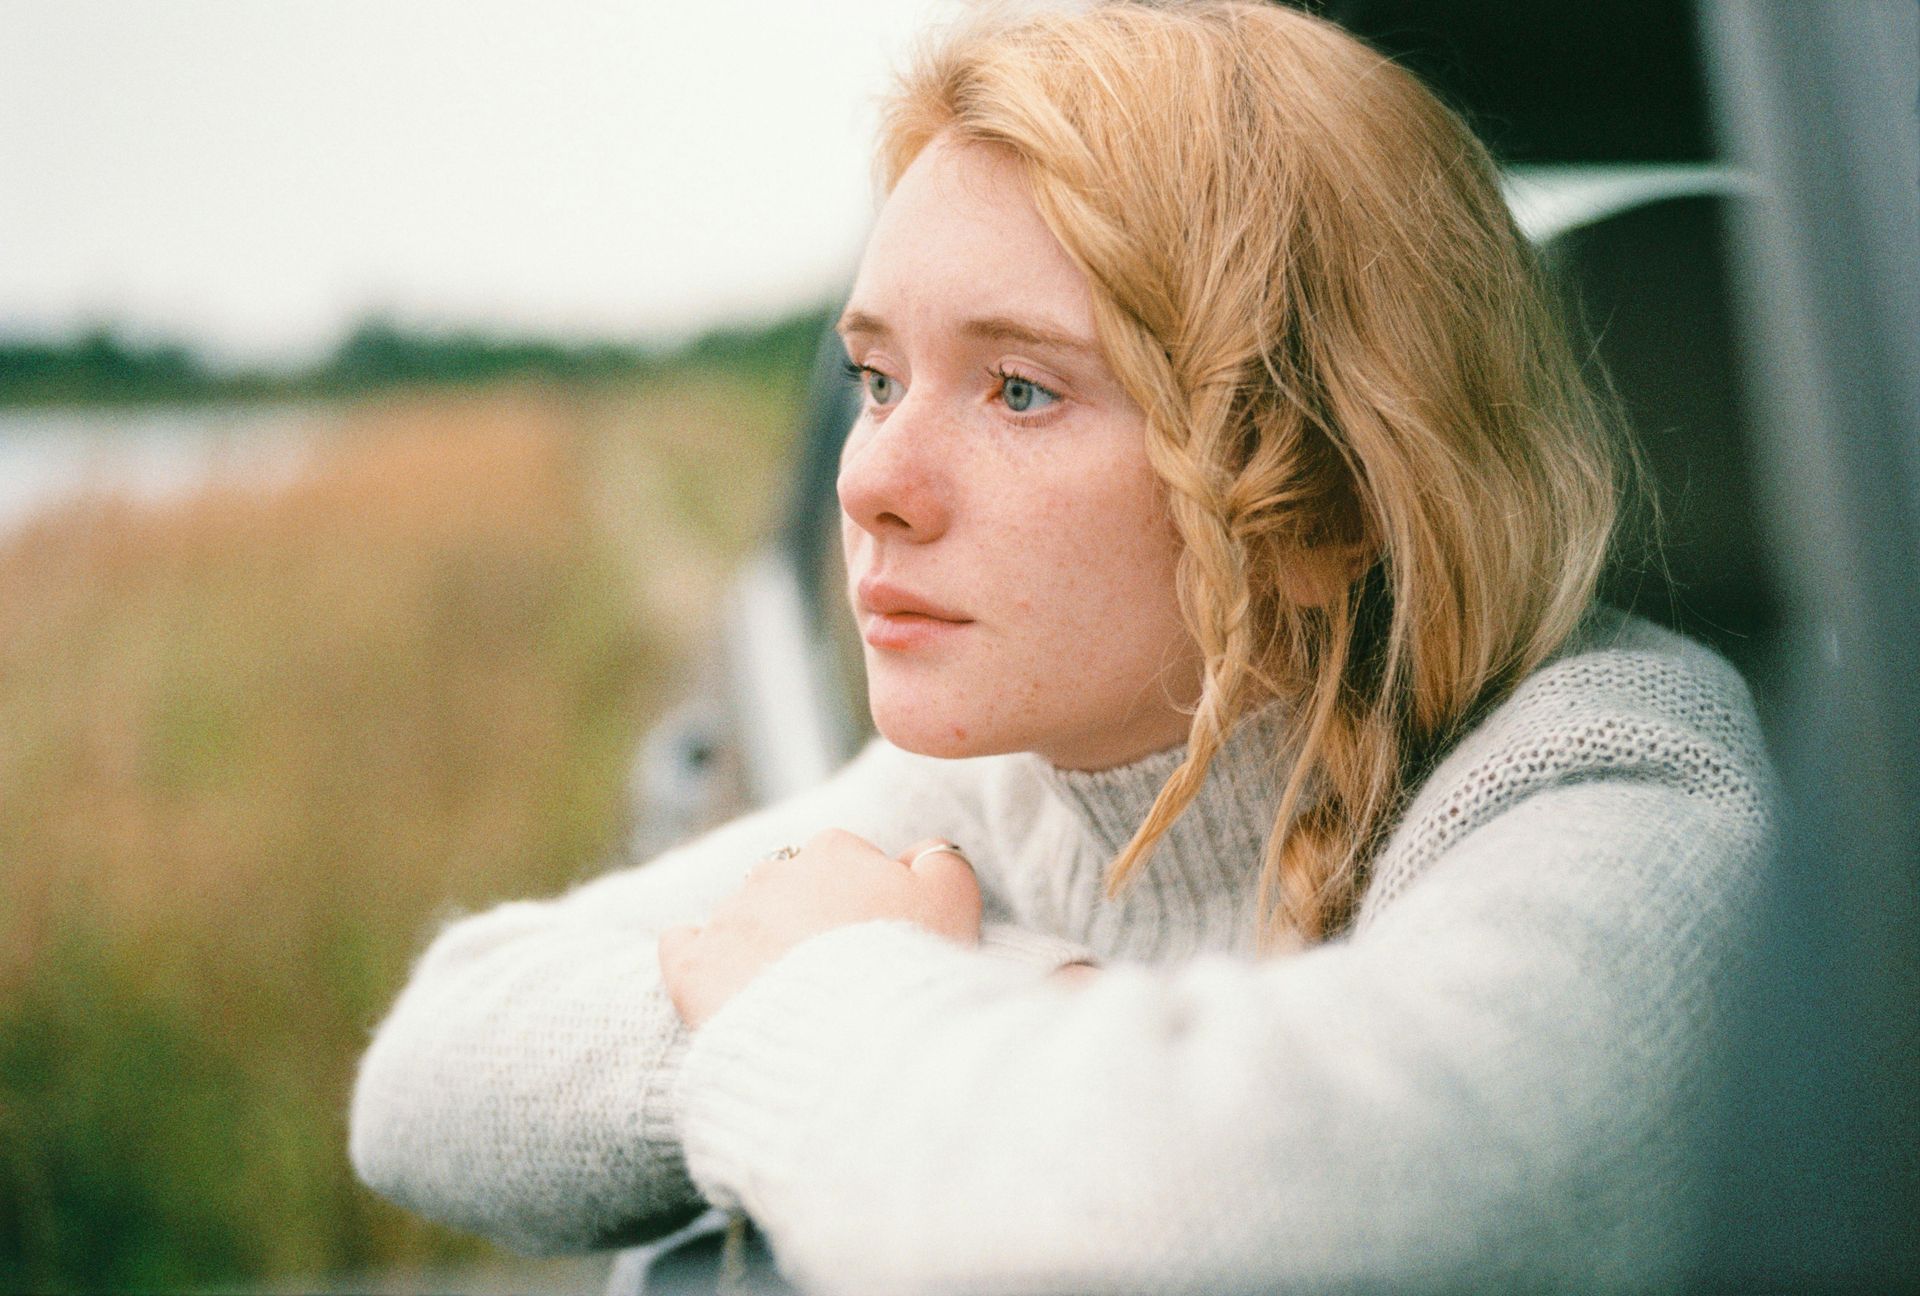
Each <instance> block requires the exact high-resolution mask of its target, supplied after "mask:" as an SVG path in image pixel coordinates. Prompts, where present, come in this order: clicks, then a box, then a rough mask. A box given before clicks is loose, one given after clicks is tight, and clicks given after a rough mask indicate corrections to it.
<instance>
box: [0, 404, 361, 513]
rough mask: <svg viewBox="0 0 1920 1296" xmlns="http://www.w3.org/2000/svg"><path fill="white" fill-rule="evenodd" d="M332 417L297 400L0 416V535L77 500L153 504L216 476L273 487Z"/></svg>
mask: <svg viewBox="0 0 1920 1296" xmlns="http://www.w3.org/2000/svg"><path fill="white" fill-rule="evenodd" d="M333 421H335V420H334V418H333V417H331V416H330V415H329V414H328V412H327V411H325V410H324V409H321V408H318V407H304V406H299V405H234V406H203V407H198V408H172V409H169V408H159V409H154V408H132V409H88V410H68V409H52V410H10V411H5V412H0V534H5V533H6V532H8V531H11V530H13V529H14V528H16V527H18V526H19V525H20V524H21V523H22V522H24V521H26V520H27V519H28V518H29V517H31V516H33V515H34V514H35V513H38V512H40V511H41V510H43V509H45V508H48V507H50V506H52V505H56V504H59V503H61V502H62V501H65V500H68V499H72V498H75V497H79V496H85V495H97V494H113V495H121V496H126V497H131V498H134V499H139V500H144V501H155V502H157V501H161V500H165V499H169V498H174V497H178V496H181V495H186V494H190V493H191V492H192V491H194V490H196V489H198V488H199V487H201V486H204V485H205V484H207V483H208V482H210V481H213V480H216V479H221V480H228V479H236V478H237V479H239V480H243V481H248V482H257V483H259V484H261V485H277V484H281V483H283V482H286V481H288V480H290V479H291V478H293V477H294V476H296V475H297V474H298V473H299V472H300V471H301V470H302V469H303V468H304V467H305V466H306V465H307V463H308V461H309V459H310V456H311V452H312V449H313V447H314V445H315V443H316V440H317V438H319V437H320V436H322V435H323V434H324V431H325V429H326V427H327V425H328V424H330V423H332V422H333Z"/></svg>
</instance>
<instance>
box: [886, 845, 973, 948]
mask: <svg viewBox="0 0 1920 1296" xmlns="http://www.w3.org/2000/svg"><path fill="white" fill-rule="evenodd" d="M898 858H899V860H900V862H901V863H902V864H905V865H906V866H907V868H908V870H909V871H910V872H912V874H913V875H914V877H915V879H916V880H917V881H918V883H919V885H920V886H921V887H922V888H924V889H925V890H926V892H927V893H928V894H927V899H928V901H929V902H930V908H931V909H932V910H933V913H934V915H935V919H934V922H933V923H932V924H930V925H932V926H933V927H934V928H935V930H937V931H939V932H941V933H942V934H944V935H947V936H952V937H956V938H959V939H971V940H978V939H979V934H980V883H979V880H978V879H977V878H975V877H974V873H973V864H972V863H971V862H970V861H969V860H968V859H967V857H966V856H965V855H964V854H963V853H961V850H960V848H959V847H958V846H956V845H954V844H953V843H952V842H950V841H946V840H944V839H941V838H937V837H930V838H928V839H927V840H925V841H922V842H917V843H915V844H914V845H912V846H909V847H908V848H907V849H906V850H903V851H901V852H900V855H899V857H898Z"/></svg>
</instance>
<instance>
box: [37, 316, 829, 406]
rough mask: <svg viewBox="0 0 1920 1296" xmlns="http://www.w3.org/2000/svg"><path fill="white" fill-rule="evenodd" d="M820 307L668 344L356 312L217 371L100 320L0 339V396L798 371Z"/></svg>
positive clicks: (189, 353) (293, 395)
mask: <svg viewBox="0 0 1920 1296" xmlns="http://www.w3.org/2000/svg"><path fill="white" fill-rule="evenodd" d="M828 319H829V314H828V308H827V307H824V306H822V307H817V308H814V309H810V310H805V311H800V312H796V313H795V314H792V315H789V316H787V317H785V318H782V319H777V320H774V321H773V322H771V323H767V324H759V325H745V326H736V327H729V328H723V329H716V330H712V331H710V332H707V333H704V334H701V335H700V336H698V337H696V338H695V339H693V340H692V341H690V342H686V343H682V344H679V345H675V346H669V347H658V346H645V345H639V344H632V343H621V342H604V341H602V342H584V343H568V342H560V341H555V340H552V339H545V338H534V337H514V336H509V335H504V334H497V333H486V332H480V331H476V330H461V331H432V330H425V329H418V328H411V327H408V326H406V325H403V324H400V323H397V322H396V321H394V320H392V319H389V318H386V317H384V316H372V317H369V318H367V319H365V320H362V321H361V322H360V323H359V324H358V325H356V326H355V327H354V328H353V329H352V330H350V331H349V332H348V333H347V334H346V336H345V337H343V338H342V339H341V341H340V343H339V345H338V346H336V347H335V348H334V349H333V351H332V352H331V353H329V354H328V355H327V356H325V357H324V358H322V359H321V360H319V361H318V362H316V363H315V364H313V365H310V366H309V367H307V368H305V369H298V370H273V369H252V370H239V371H229V370H222V369H219V368H217V367H215V366H213V365H210V364H208V363H207V362H206V360H205V359H203V358H202V357H200V356H199V355H197V354H196V353H195V352H194V351H193V350H192V349H191V348H190V347H187V346H185V345H183V344H181V343H179V342H177V341H173V340H158V341H144V340H141V339H139V338H137V337H135V336H133V335H132V334H130V333H129V332H127V331H126V330H123V329H119V328H115V327H111V326H96V327H93V328H90V329H87V330H85V331H83V332H81V333H79V334H77V335H73V336H69V337H64V338H51V339H48V338H0V405H32V406H40V405H96V404H106V405H119V404H146V403H156V402H165V403H196V402H203V401H205V402H213V401H246V400H277V399H328V398H337V397H347V396H359V395H364V394H368V393H372V392H378V391H381V390H383V389H388V388H397V387H414V386H426V385H467V384H478V383H490V382H497V381H499V380H502V379H516V378H531V379H544V380H552V381H558V382H567V383H579V382H595V381H601V380H630V379H645V378H649V377H654V376H658V375H660V374H662V373H664V372H668V371H671V370H678V369H682V368H685V367H687V366H689V365H691V366H694V367H698V368H701V369H708V370H718V371H723V372H729V373H736V374H740V375H743V376H745V375H752V374H756V373H760V374H765V373H782V374H785V373H793V372H795V371H799V372H804V371H805V367H806V364H807V361H808V359H809V358H810V357H811V356H812V353H813V347H814V345H815V344H816V342H817V341H818V339H819V337H820V333H821V330H822V329H824V328H825V327H826V325H827V322H828Z"/></svg>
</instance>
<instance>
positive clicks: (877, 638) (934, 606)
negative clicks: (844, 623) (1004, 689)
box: [854, 576, 973, 648]
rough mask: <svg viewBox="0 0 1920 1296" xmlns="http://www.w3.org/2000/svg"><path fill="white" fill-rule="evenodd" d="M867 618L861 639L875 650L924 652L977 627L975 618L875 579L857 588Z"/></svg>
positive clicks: (856, 600) (864, 579)
mask: <svg viewBox="0 0 1920 1296" xmlns="http://www.w3.org/2000/svg"><path fill="white" fill-rule="evenodd" d="M854 604H855V606H857V607H858V608H859V609H860V611H861V613H862V614H863V616H864V621H865V624H864V625H862V627H861V637H862V638H863V639H865V640H866V641H867V643H869V644H871V645H872V646H873V647H875V648H920V647H925V646H926V645H928V644H932V643H937V642H939V641H940V640H942V639H945V638H947V637H949V636H951V635H953V634H954V633H956V632H958V631H960V630H963V629H965V628H966V627H967V626H970V625H972V624H973V618H971V617H968V616H965V615H963V614H962V613H960V612H957V611H954V610H953V609H951V608H946V607H942V606H941V605H940V604H938V603H935V602H934V601H933V600H931V599H927V598H922V597H921V596H920V595H918V594H915V593H914V592H913V591H911V590H908V589H904V588H902V587H900V586H898V585H890V584H888V583H887V582H886V581H883V580H879V579H876V578H875V577H872V576H866V577H862V578H861V580H860V583H859V584H858V585H857V586H855V588H854Z"/></svg>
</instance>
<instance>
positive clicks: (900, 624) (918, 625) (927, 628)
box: [861, 612, 973, 649]
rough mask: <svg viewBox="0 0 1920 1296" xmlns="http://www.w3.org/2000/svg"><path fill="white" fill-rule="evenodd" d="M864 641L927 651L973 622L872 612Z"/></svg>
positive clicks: (863, 630) (878, 645) (862, 632)
mask: <svg viewBox="0 0 1920 1296" xmlns="http://www.w3.org/2000/svg"><path fill="white" fill-rule="evenodd" d="M866 621H867V623H866V625H865V626H864V627H863V628H862V630H861V638H863V639H865V640H866V641H867V643H868V644H869V645H871V646H872V647H875V648H896V649H904V648H924V647H928V646H929V645H932V644H935V643H938V642H940V641H941V640H943V639H946V638H949V637H950V636H952V635H955V634H958V633H959V632H960V631H962V630H965V629H966V628H967V627H968V626H970V625H972V624H973V622H971V621H949V620H947V619H946V618H945V617H936V616H928V615H927V614H926V613H924V612H869V613H868V614H867V619H866Z"/></svg>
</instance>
